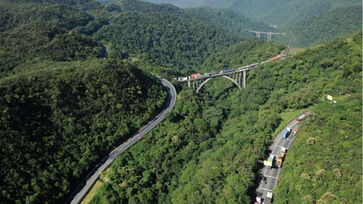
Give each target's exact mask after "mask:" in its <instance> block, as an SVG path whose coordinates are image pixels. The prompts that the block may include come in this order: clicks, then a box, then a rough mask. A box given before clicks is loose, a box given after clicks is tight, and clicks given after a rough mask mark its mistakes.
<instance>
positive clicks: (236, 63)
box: [202, 40, 284, 71]
mask: <svg viewBox="0 0 363 204" xmlns="http://www.w3.org/2000/svg"><path fill="white" fill-rule="evenodd" d="M283 49H284V46H282V45H276V44H275V43H272V42H265V41H257V40H254V41H252V40H250V41H241V42H239V43H237V44H235V45H232V46H231V47H228V48H225V49H223V50H221V51H220V52H218V53H214V54H212V55H211V56H209V57H208V59H206V60H205V61H204V63H203V65H202V67H203V71H218V70H223V69H227V68H229V67H234V68H237V67H241V66H244V65H249V64H253V63H256V62H263V61H265V60H267V59H269V58H270V57H272V56H276V55H278V54H280V53H281V52H282V50H283Z"/></svg>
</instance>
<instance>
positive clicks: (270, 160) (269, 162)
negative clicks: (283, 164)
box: [263, 154, 275, 168]
mask: <svg viewBox="0 0 363 204" xmlns="http://www.w3.org/2000/svg"><path fill="white" fill-rule="evenodd" d="M274 160H275V156H274V155H272V154H271V155H270V156H269V157H268V158H267V160H265V161H263V165H265V166H268V167H270V168H272V166H273V163H274Z"/></svg>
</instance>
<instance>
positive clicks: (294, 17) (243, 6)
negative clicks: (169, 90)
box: [150, 0, 362, 47]
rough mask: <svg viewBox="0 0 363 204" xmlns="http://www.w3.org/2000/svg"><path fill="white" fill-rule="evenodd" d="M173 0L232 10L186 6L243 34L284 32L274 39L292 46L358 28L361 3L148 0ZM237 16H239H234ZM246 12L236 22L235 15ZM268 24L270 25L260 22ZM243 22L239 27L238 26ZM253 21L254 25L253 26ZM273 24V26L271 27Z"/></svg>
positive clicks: (355, 0)
mask: <svg viewBox="0 0 363 204" xmlns="http://www.w3.org/2000/svg"><path fill="white" fill-rule="evenodd" d="M150 1H152V2H159V3H172V4H175V5H177V6H181V7H200V6H209V7H213V8H225V9H230V10H233V11H234V13H238V15H235V14H233V13H231V12H228V10H214V9H208V8H207V7H202V8H195V9H187V11H189V12H191V11H193V13H195V15H196V16H197V17H198V18H199V19H202V20H203V19H204V20H207V21H208V22H210V23H213V24H217V25H220V26H222V27H223V28H225V29H227V30H230V31H232V32H233V33H240V34H241V31H242V34H243V36H245V35H246V34H245V33H244V32H243V31H245V30H246V29H245V28H246V27H249V29H257V30H260V31H272V32H273V31H279V32H285V33H287V35H286V36H274V37H273V40H276V41H278V42H280V43H284V44H286V45H288V46H292V47H309V46H313V45H317V44H320V43H324V42H328V41H330V40H333V39H335V38H337V37H345V36H348V35H350V34H352V33H354V32H358V31H359V30H361V25H362V19H361V17H362V4H361V1H359V0H352V1H344V0H321V1H315V0H279V1H270V0H259V1H251V0H238V1H237V0H222V1H221V0H218V1H216V0H208V1H207V0H199V1H190V2H189V1H184V0H150ZM237 16H238V17H237ZM243 16H246V17H248V18H250V19H252V20H248V19H245V20H243V22H244V23H239V22H238V20H237V19H243V18H245V17H243ZM260 22H261V23H264V24H265V25H271V26H263V25H264V24H261V23H260ZM241 25H242V27H241ZM253 25H255V26H253ZM272 26H276V28H274V27H272Z"/></svg>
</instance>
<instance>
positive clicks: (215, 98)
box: [92, 34, 362, 203]
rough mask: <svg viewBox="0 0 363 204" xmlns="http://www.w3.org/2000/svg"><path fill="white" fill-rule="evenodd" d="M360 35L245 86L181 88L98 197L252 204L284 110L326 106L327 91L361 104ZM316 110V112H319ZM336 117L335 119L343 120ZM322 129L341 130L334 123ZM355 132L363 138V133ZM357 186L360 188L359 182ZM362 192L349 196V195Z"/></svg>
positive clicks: (258, 72) (258, 73)
mask: <svg viewBox="0 0 363 204" xmlns="http://www.w3.org/2000/svg"><path fill="white" fill-rule="evenodd" d="M361 38H362V35H361V34H357V35H355V36H354V37H352V38H349V39H342V40H337V41H334V42H332V43H330V44H327V45H325V46H322V47H319V48H315V49H309V50H307V51H306V52H304V53H301V54H298V55H297V56H294V57H291V58H288V59H285V60H282V61H280V62H272V63H267V64H265V65H263V66H261V67H259V68H258V69H254V70H252V71H250V72H249V74H248V86H247V87H246V88H245V89H244V90H242V91H239V90H237V89H235V88H234V87H233V85H231V84H227V85H226V84H225V83H223V81H222V80H216V81H215V83H211V84H209V85H206V87H205V89H204V90H203V91H202V93H200V94H198V95H194V94H192V92H191V91H190V90H187V89H186V90H182V91H181V92H180V93H179V95H178V100H179V101H178V103H177V105H176V107H175V109H174V110H173V112H172V114H171V115H170V116H169V117H168V118H167V120H166V121H165V122H164V123H163V124H162V125H161V126H159V127H157V128H156V129H155V130H153V131H152V133H151V134H149V135H148V136H146V138H145V139H144V140H142V141H141V142H139V143H138V144H136V145H135V146H133V147H132V148H131V149H130V151H128V152H127V153H126V154H124V155H121V156H120V157H119V158H118V159H117V160H116V162H115V164H113V165H112V166H111V173H110V174H109V178H110V180H109V181H107V182H104V185H103V186H102V188H101V190H100V191H99V192H98V193H97V194H96V195H95V197H94V198H93V201H92V202H93V203H105V202H115V201H119V202H121V203H127V202H132V203H139V202H141V203H152V202H158V203H251V202H252V201H253V199H254V198H252V196H253V195H252V193H251V192H253V189H254V187H255V179H257V175H256V174H255V172H256V169H257V167H258V166H257V163H256V161H257V160H259V159H263V158H265V156H266V153H265V152H266V150H267V147H268V145H269V144H270V142H271V139H272V136H273V135H272V133H273V132H274V131H275V129H276V128H277V127H278V126H279V125H280V123H281V121H282V119H281V117H280V114H281V113H283V112H284V111H294V110H298V109H303V108H308V107H312V106H314V104H321V103H326V101H324V100H323V96H324V94H333V95H334V96H340V97H353V98H357V99H356V100H358V103H355V104H356V105H357V104H360V103H361V97H360V91H361V90H360V89H361V86H360V84H361V82H362V80H361V66H362V64H361V61H360V59H361V57H362V55H361V50H360V46H361V43H362V41H361ZM221 55H223V54H221ZM226 60H228V59H226ZM221 84H225V85H221ZM359 102H360V103H359ZM318 106H319V105H318ZM352 108H353V107H352ZM315 110H316V109H315V108H312V109H311V111H312V112H313V115H316V114H318V113H319V112H318V111H317V113H315V112H314V111H315ZM353 110H356V111H359V110H360V107H358V109H356V108H353ZM341 111H344V110H341ZM326 114H328V113H326ZM311 120H314V117H312V119H311ZM331 120H332V122H334V124H335V123H336V122H338V121H336V120H340V119H339V117H333V118H332V119H331ZM317 123H319V122H317ZM359 123H360V122H359V121H357V124H359ZM319 124H320V123H319ZM320 125H324V124H320ZM324 128H327V129H330V130H329V131H330V132H334V131H335V130H334V128H335V126H334V125H332V126H326V127H324ZM312 130H314V129H312ZM322 130H323V129H322ZM306 131H309V127H306V129H305V132H306ZM346 133H347V134H348V132H346ZM349 133H350V134H353V135H354V136H352V137H354V138H357V137H359V136H360V131H359V130H357V131H353V132H352V131H350V132H349ZM345 144H346V145H347V147H346V148H347V149H354V150H353V153H354V152H359V151H361V150H359V149H358V150H357V148H356V147H358V146H359V145H353V143H345ZM314 147H315V148H318V146H317V145H315V146H314ZM337 148H338V147H337ZM334 151H338V150H334ZM320 154H325V152H324V151H320ZM326 154H327V153H326ZM344 158H346V157H344ZM324 159H325V160H326V161H330V160H334V159H336V157H331V156H327V155H326V156H324ZM289 160H290V159H289ZM287 162H289V161H287ZM290 162H291V160H290ZM345 165H346V168H350V166H351V165H354V164H353V163H347V164H345ZM310 166H311V164H310ZM290 168H291V167H290ZM354 168H355V169H357V167H354ZM326 178H327V179H332V177H326ZM358 180H359V179H357V182H358ZM287 182H288V181H287ZM330 182H332V181H331V180H326V181H325V183H330ZM342 183H344V182H342ZM285 185H286V184H285ZM347 185H349V183H348V184H347ZM354 186H355V187H353V188H355V190H354V192H358V191H359V188H360V187H359V185H354ZM349 188H352V186H349ZM342 189H343V188H342ZM332 193H335V192H332ZM336 194H337V193H336ZM360 197H361V196H360V195H359V194H350V196H348V197H346V199H348V201H354V200H358V199H360Z"/></svg>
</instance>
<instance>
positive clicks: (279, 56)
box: [269, 54, 285, 62]
mask: <svg viewBox="0 0 363 204" xmlns="http://www.w3.org/2000/svg"><path fill="white" fill-rule="evenodd" d="M283 58H285V55H284V54H281V55H277V56H275V57H271V58H270V59H269V61H270V62H271V61H278V60H280V59H283Z"/></svg>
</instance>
